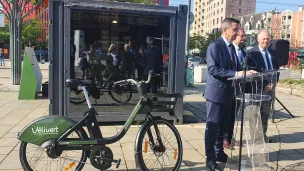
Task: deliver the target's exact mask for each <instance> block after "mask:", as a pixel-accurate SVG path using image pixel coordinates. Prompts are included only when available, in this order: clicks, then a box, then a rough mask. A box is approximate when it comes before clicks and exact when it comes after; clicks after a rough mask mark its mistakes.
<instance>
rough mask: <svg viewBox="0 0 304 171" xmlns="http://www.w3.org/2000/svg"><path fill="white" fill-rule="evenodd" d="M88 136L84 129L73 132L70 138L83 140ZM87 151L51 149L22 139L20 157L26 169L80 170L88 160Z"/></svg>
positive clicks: (26, 170) (43, 170)
mask: <svg viewBox="0 0 304 171" xmlns="http://www.w3.org/2000/svg"><path fill="white" fill-rule="evenodd" d="M85 137H86V134H85V131H84V130H83V129H77V130H75V132H72V133H71V134H70V135H69V137H68V138H75V139H79V140H83V139H84V138H85ZM87 155H88V154H87V151H85V150H71V151H59V150H55V151H50V149H45V148H41V147H40V146H37V145H34V144H29V143H27V142H24V141H22V142H21V144H20V151H19V157H20V162H21V165H22V167H23V169H24V170H25V171H36V170H37V171H38V170H39V171H48V170H51V171H57V170H58V171H62V170H66V171H80V170H81V169H82V168H83V166H84V165H85V162H86V160H87Z"/></svg>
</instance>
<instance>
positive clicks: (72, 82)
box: [65, 78, 93, 87]
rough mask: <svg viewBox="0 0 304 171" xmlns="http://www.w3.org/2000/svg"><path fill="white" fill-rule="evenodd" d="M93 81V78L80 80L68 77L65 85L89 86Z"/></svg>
mask: <svg viewBox="0 0 304 171" xmlns="http://www.w3.org/2000/svg"><path fill="white" fill-rule="evenodd" d="M92 83H93V82H92V81H91V80H78V79H70V78H68V79H66V80H65V85H66V86H67V87H71V86H89V85H91V84H92Z"/></svg>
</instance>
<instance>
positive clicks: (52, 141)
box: [18, 71, 183, 171]
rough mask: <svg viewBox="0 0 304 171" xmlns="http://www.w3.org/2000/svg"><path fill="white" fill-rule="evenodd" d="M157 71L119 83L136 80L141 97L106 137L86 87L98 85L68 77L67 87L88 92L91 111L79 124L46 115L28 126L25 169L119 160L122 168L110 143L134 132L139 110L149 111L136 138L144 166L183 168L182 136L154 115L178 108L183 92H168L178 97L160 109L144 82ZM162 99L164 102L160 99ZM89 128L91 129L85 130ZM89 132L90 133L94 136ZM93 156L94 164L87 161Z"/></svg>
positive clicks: (102, 166) (67, 170) (64, 169)
mask: <svg viewBox="0 0 304 171" xmlns="http://www.w3.org/2000/svg"><path fill="white" fill-rule="evenodd" d="M152 74H153V71H151V72H150V74H149V78H148V80H147V81H146V82H144V81H141V82H137V81H135V80H133V79H128V80H122V81H118V82H116V83H115V84H121V83H126V82H127V83H132V84H134V85H136V86H137V88H138V92H139V93H140V95H141V98H140V100H139V102H138V103H137V105H136V106H135V108H134V110H133V111H132V113H131V115H130V117H129V119H128V120H127V121H126V123H125V124H124V126H123V128H122V129H121V130H120V132H119V133H118V134H117V135H115V136H113V137H108V138H105V137H103V136H102V133H101V130H100V128H99V125H98V122H97V119H96V115H97V114H98V113H97V112H96V110H95V109H94V108H93V107H92V105H91V102H90V99H89V96H88V92H87V90H86V86H89V85H90V84H92V82H91V81H88V80H73V79H67V80H66V86H67V87H71V86H72V85H73V86H78V87H79V88H80V87H81V89H82V90H83V92H84V94H85V97H86V101H87V104H88V107H89V111H87V112H85V113H84V118H83V119H82V120H81V121H79V122H75V121H73V120H71V119H69V118H67V117H63V116H45V117H41V118H38V119H37V120H35V121H33V122H32V123H30V124H29V125H28V126H26V127H25V128H24V129H23V130H22V132H21V133H19V134H18V139H19V140H21V144H20V154H19V155H20V161H21V165H22V167H23V169H24V170H25V171H47V170H51V171H56V170H60V171H71V170H74V171H80V170H82V168H83V167H84V165H85V164H86V163H90V164H91V165H92V166H94V167H95V168H97V169H99V170H106V169H108V168H110V167H111V166H112V163H115V164H116V167H117V168H118V167H119V165H120V161H121V160H120V159H117V160H115V159H113V157H114V156H113V152H112V150H111V149H110V148H109V147H108V146H106V145H107V144H112V143H115V142H117V141H119V140H120V139H121V138H122V137H124V135H125V134H126V133H127V131H128V130H129V128H130V126H131V124H132V123H133V121H134V119H135V117H136V115H137V114H140V113H143V111H147V112H145V113H146V121H145V122H144V123H143V125H142V126H141V128H140V129H139V132H138V134H137V137H136V139H135V151H134V154H135V161H136V165H137V169H139V170H144V171H147V170H172V171H177V170H179V168H180V166H181V161H182V156H183V147H182V141H181V138H180V135H179V133H178V131H177V129H176V128H175V126H174V125H172V124H171V123H170V122H168V121H167V120H165V119H162V118H160V117H154V116H152V115H151V112H170V113H172V112H173V111H174V106H175V103H176V100H177V99H178V98H179V97H181V95H180V94H169V95H166V94H164V95H162V97H168V98H169V97H170V99H171V98H172V97H175V100H173V101H170V102H171V103H169V106H173V107H172V108H171V109H169V108H167V109H165V108H159V107H157V106H158V105H157V103H155V102H153V101H152V99H150V98H149V97H147V94H146V93H143V90H142V86H143V85H144V84H145V83H149V82H150V80H151V76H152ZM160 103H162V102H160ZM84 128H85V129H86V130H85V129H84ZM88 134H89V135H88ZM87 159H90V162H87Z"/></svg>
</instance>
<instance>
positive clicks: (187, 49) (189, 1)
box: [185, 0, 191, 56]
mask: <svg viewBox="0 0 304 171" xmlns="http://www.w3.org/2000/svg"><path fill="white" fill-rule="evenodd" d="M190 12H191V0H188V13H187V26H186V46H185V49H186V50H185V52H186V56H188V55H189V37H190Z"/></svg>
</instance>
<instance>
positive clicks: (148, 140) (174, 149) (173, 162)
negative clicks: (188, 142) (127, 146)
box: [136, 119, 183, 171]
mask: <svg viewBox="0 0 304 171" xmlns="http://www.w3.org/2000/svg"><path fill="white" fill-rule="evenodd" d="M155 122H156V124H157V128H158V132H159V135H160V137H159V138H160V139H161V141H162V142H163V144H164V148H162V147H161V146H160V144H159V141H158V138H157V131H156V129H155V127H154V124H153V123H152V122H149V123H148V124H146V125H144V128H143V129H142V131H141V132H140V133H139V135H138V137H137V140H138V141H137V144H136V151H137V152H138V153H137V155H136V161H138V164H139V166H140V168H141V170H144V171H148V170H164V171H177V170H179V168H180V166H181V162H182V156H183V146H182V140H181V138H180V135H179V133H178V131H177V129H176V128H175V126H174V125H172V124H171V123H169V122H168V121H166V120H164V119H157V120H155Z"/></svg>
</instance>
